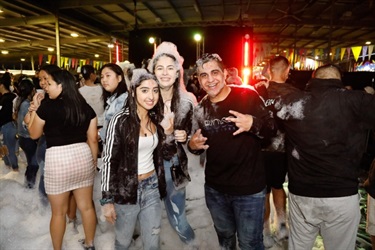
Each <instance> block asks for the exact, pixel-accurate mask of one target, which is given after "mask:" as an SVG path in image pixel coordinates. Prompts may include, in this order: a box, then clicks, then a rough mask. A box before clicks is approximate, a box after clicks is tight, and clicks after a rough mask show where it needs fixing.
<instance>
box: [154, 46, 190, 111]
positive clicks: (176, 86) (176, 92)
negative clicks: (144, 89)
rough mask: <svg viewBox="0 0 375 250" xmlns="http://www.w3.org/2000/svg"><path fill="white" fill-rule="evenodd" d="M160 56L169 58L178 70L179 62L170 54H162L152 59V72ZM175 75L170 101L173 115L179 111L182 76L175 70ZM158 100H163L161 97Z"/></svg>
mask: <svg viewBox="0 0 375 250" xmlns="http://www.w3.org/2000/svg"><path fill="white" fill-rule="evenodd" d="M162 56H167V57H169V58H171V59H172V60H173V62H174V63H175V66H176V68H177V69H178V68H179V66H178V64H179V62H178V59H177V58H175V57H174V56H173V55H171V54H168V53H162V54H160V55H158V56H157V57H155V58H154V59H153V68H152V72H155V66H156V64H157V62H158V60H159V59H160V57H162ZM177 75H178V77H177V78H176V80H175V81H174V83H173V96H172V100H171V111H172V112H174V113H175V114H177V113H178V112H179V111H178V107H179V103H180V98H181V97H180V81H181V80H182V79H181V78H183V76H182V74H181V70H179V69H178V70H177ZM160 98H163V97H162V96H160ZM163 103H164V100H163Z"/></svg>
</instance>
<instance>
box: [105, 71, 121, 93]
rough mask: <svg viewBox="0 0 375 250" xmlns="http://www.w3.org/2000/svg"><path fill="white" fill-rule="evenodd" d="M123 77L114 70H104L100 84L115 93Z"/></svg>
mask: <svg viewBox="0 0 375 250" xmlns="http://www.w3.org/2000/svg"><path fill="white" fill-rule="evenodd" d="M121 80H122V79H121V76H120V75H117V74H116V73H115V72H114V71H113V70H111V69H110V68H109V67H106V68H103V69H102V72H101V75H100V82H101V84H102V86H103V88H104V89H105V90H106V91H108V92H110V93H113V91H115V90H116V88H117V86H118V85H119V82H121Z"/></svg>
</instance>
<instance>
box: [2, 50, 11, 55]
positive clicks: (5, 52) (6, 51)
mask: <svg viewBox="0 0 375 250" xmlns="http://www.w3.org/2000/svg"><path fill="white" fill-rule="evenodd" d="M1 54H4V55H7V54H9V51H8V50H2V51H1Z"/></svg>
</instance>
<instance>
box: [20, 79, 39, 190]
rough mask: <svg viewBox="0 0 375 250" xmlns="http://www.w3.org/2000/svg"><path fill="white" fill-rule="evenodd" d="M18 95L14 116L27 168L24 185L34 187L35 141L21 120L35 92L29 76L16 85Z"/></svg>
mask: <svg viewBox="0 0 375 250" xmlns="http://www.w3.org/2000/svg"><path fill="white" fill-rule="evenodd" d="M18 93H19V97H18V99H17V101H16V105H15V117H16V119H17V135H18V141H19V144H20V147H21V148H22V150H23V151H24V152H25V155H26V159H27V168H26V172H25V178H26V179H25V186H26V187H27V188H34V185H35V180H36V174H37V173H38V169H39V166H38V162H37V160H36V149H37V146H38V144H37V141H36V140H33V139H31V138H30V134H29V131H28V130H27V127H26V126H25V123H24V122H23V119H24V118H25V116H26V114H27V113H28V112H29V107H30V102H31V100H32V98H33V96H34V94H35V87H34V83H33V81H32V80H31V79H30V78H24V79H22V80H21V82H20V83H19V86H18Z"/></svg>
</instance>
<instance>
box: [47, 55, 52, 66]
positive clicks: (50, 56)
mask: <svg viewBox="0 0 375 250" xmlns="http://www.w3.org/2000/svg"><path fill="white" fill-rule="evenodd" d="M51 60H52V55H48V63H49V64H51Z"/></svg>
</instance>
